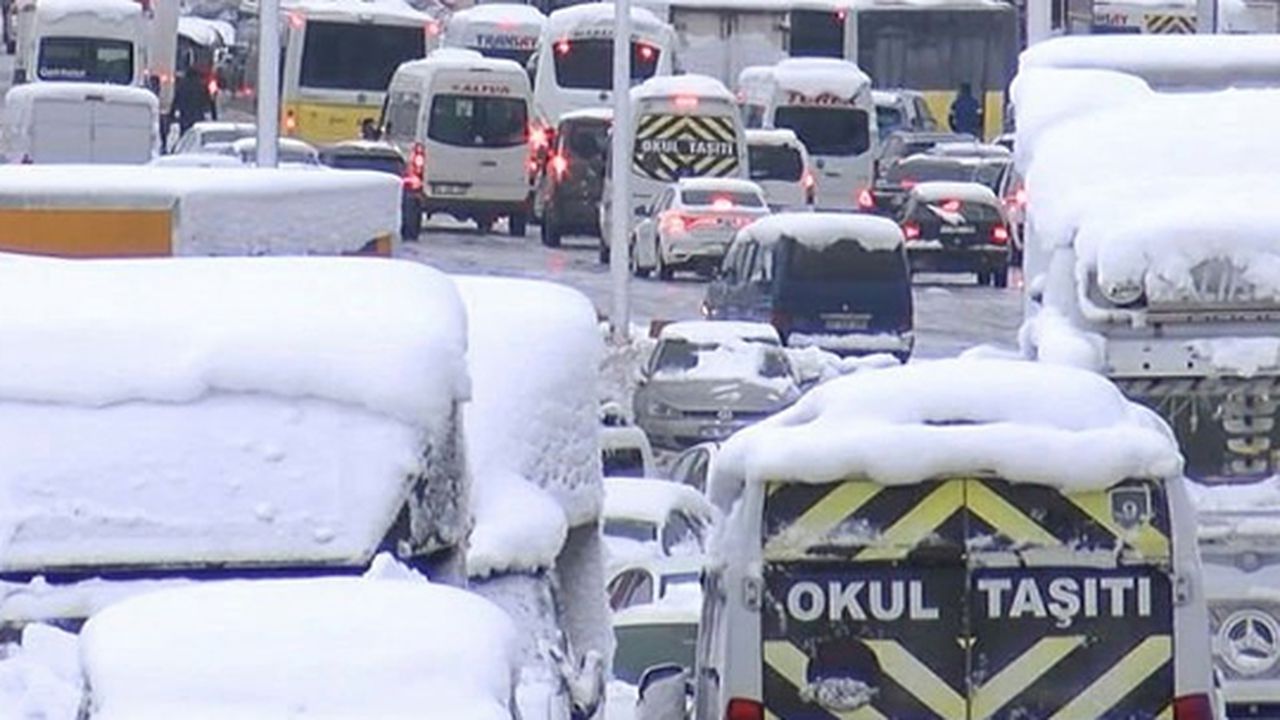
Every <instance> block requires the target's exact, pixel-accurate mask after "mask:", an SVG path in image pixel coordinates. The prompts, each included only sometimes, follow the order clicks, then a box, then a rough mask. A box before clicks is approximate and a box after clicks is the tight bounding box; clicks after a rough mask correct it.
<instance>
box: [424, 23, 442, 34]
mask: <svg viewBox="0 0 1280 720" xmlns="http://www.w3.org/2000/svg"><path fill="white" fill-rule="evenodd" d="M426 30H427V37H436V36H437V35H439V34H440V21H439V20H428V21H427V28H426Z"/></svg>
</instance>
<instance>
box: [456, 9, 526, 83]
mask: <svg viewBox="0 0 1280 720" xmlns="http://www.w3.org/2000/svg"><path fill="white" fill-rule="evenodd" d="M546 24H547V16H546V15H543V14H542V12H541V11H540V10H538V8H536V7H533V6H531V5H521V4H519V3H508V2H496V3H485V4H483V5H475V6H473V7H469V8H467V9H465V10H459V11H457V12H455V13H453V14H452V15H450V16H449V19H448V20H447V21H446V22H445V26H444V37H443V38H441V45H442V46H443V47H456V48H465V49H468V50H475V51H476V52H478V53H480V54H481V55H484V56H485V57H491V58H502V59H505V60H514V61H515V62H516V63H518V64H519V65H520V67H525V66H526V65H528V63H529V60H530V58H532V57H533V55H534V53H536V52H537V51H538V40H539V39H540V38H541V37H542V28H543V27H544V26H545V25H546Z"/></svg>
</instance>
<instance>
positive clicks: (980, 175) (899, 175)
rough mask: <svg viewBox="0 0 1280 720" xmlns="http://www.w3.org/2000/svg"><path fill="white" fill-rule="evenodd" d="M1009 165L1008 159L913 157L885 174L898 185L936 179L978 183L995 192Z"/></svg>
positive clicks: (894, 166) (897, 164) (891, 181)
mask: <svg viewBox="0 0 1280 720" xmlns="http://www.w3.org/2000/svg"><path fill="white" fill-rule="evenodd" d="M1007 164H1008V161H1005V160H994V161H974V160H956V159H948V158H909V159H907V160H904V161H902V162H900V163H896V164H894V165H893V166H891V167H890V168H889V169H888V171H887V172H885V180H887V181H888V182H890V183H894V184H903V183H907V184H919V183H922V182H930V181H933V180H944V181H949V182H976V183H981V184H983V185H985V186H987V187H988V188H991V189H992V190H995V189H996V188H997V187H999V185H1000V176H1001V175H1002V174H1003V173H1004V168H1005V165H1007Z"/></svg>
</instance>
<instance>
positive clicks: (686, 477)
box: [667, 442, 720, 492]
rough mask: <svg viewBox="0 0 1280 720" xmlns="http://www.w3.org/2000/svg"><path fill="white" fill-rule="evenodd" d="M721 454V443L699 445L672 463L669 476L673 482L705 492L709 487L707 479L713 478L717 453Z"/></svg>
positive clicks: (681, 454) (682, 453) (685, 451)
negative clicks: (712, 472) (713, 464)
mask: <svg viewBox="0 0 1280 720" xmlns="http://www.w3.org/2000/svg"><path fill="white" fill-rule="evenodd" d="M718 452H720V443H718V442H704V443H698V444H697V445H694V446H693V447H691V448H688V449H687V450H684V451H683V452H681V453H680V454H679V455H677V456H676V457H675V459H674V460H672V461H671V468H670V469H669V470H668V471H667V476H668V477H669V478H671V480H672V482H678V483H680V484H681V485H688V486H689V487H691V488H693V489H694V490H697V491H698V492H703V491H704V490H706V487H707V478H708V477H710V476H711V469H712V463H713V462H715V459H716V453H718Z"/></svg>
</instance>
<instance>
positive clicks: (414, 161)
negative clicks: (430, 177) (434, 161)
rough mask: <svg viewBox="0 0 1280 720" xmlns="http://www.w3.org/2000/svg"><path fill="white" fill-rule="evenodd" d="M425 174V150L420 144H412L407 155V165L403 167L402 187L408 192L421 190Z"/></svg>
mask: <svg viewBox="0 0 1280 720" xmlns="http://www.w3.org/2000/svg"><path fill="white" fill-rule="evenodd" d="M426 172H427V150H426V148H424V147H422V143H414V144H413V151H412V152H410V153H409V163H408V164H407V165H405V167H404V186H405V187H407V188H409V189H410V190H421V189H422V185H423V178H424V177H425V176H426Z"/></svg>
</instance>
